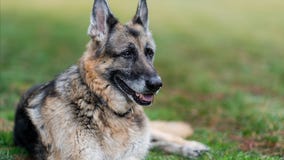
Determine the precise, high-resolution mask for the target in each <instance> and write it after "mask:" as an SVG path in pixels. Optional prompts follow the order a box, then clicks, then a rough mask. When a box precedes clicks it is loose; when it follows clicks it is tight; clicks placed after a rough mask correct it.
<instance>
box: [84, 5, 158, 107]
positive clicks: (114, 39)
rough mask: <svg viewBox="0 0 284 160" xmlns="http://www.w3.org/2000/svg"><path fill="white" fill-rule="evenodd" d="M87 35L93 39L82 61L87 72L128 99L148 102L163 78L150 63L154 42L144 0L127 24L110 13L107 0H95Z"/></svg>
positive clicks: (140, 103)
mask: <svg viewBox="0 0 284 160" xmlns="http://www.w3.org/2000/svg"><path fill="white" fill-rule="evenodd" d="M88 35H89V36H90V37H91V39H92V41H91V43H90V44H89V51H88V52H87V56H86V57H87V60H86V61H88V62H85V68H87V69H86V70H87V72H92V74H89V75H91V76H93V77H92V78H93V79H95V78H99V79H102V80H104V81H106V82H107V83H108V84H107V85H105V88H108V87H111V88H112V89H114V90H117V91H118V93H119V94H120V95H122V96H123V97H124V98H125V99H126V100H127V101H128V102H129V101H131V102H135V103H137V104H139V105H143V106H147V105H150V104H151V103H152V102H153V98H154V95H155V94H156V93H157V92H158V90H159V89H160V88H161V86H162V81H161V78H160V76H159V75H158V74H157V71H156V70H155V68H154V65H153V61H154V53H155V43H154V40H153V38H152V35H151V33H150V31H149V22H148V8H147V3H146V0H140V1H139V5H138V8H137V11H136V14H135V16H134V17H133V19H132V20H131V21H130V22H128V23H127V24H121V23H120V22H119V21H118V19H117V18H115V17H114V16H113V14H112V13H111V11H110V8H109V6H108V3H107V2H106V0H95V2H94V5H93V9H92V14H91V21H90V26H89V29H88ZM87 63H88V64H87ZM86 65H89V66H90V67H86ZM87 78H88V77H87ZM89 78H90V76H89ZM94 81H95V80H94ZM94 81H93V82H92V83H94Z"/></svg>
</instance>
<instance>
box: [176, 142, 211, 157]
mask: <svg viewBox="0 0 284 160" xmlns="http://www.w3.org/2000/svg"><path fill="white" fill-rule="evenodd" d="M181 147H182V148H181V150H182V155H183V156H185V157H190V158H194V157H198V156H201V155H202V154H203V153H205V152H208V151H209V150H210V148H209V147H207V146H206V145H204V144H202V143H200V142H196V141H187V142H186V143H185V144H183V145H182V146H181Z"/></svg>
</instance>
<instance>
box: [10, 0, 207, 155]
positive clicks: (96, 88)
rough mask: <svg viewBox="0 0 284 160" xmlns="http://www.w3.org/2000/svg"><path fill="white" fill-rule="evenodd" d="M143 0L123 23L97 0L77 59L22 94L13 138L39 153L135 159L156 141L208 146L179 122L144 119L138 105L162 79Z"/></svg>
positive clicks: (170, 148)
mask: <svg viewBox="0 0 284 160" xmlns="http://www.w3.org/2000/svg"><path fill="white" fill-rule="evenodd" d="M148 24H149V22H148V8H147V4H146V0H140V1H139V5H138V8H137V11H136V14H135V16H134V17H133V19H132V20H131V21H130V22H128V23H127V24H125V25H124V24H121V23H120V22H119V21H118V20H117V19H116V18H115V17H114V16H113V14H112V13H111V11H110V9H109V6H108V4H107V2H106V1H105V0H95V2H94V5H93V9H92V14H91V23H90V26H89V29H88V34H89V36H90V38H91V40H90V42H89V43H88V45H87V49H86V51H85V53H84V54H83V56H82V57H81V58H80V60H79V62H78V63H77V64H76V65H73V66H71V67H70V68H68V69H67V70H66V71H64V72H63V73H61V74H60V75H58V76H57V77H56V78H55V79H54V80H52V81H49V82H47V83H44V84H40V85H37V86H34V87H32V88H31V89H30V90H28V91H27V92H26V93H25V94H24V95H23V96H22V98H21V100H20V102H19V104H18V108H17V112H16V118H15V127H14V143H15V145H18V146H21V147H24V148H26V149H27V150H28V152H29V153H30V154H31V156H32V157H33V159H37V160H77V159H78V160H138V159H144V158H145V157H146V156H147V153H148V151H149V149H151V148H153V147H156V148H159V149H161V150H163V151H165V152H169V153H174V154H180V155H183V156H185V157H196V156H199V155H200V154H201V153H202V152H205V151H208V147H206V146H205V145H203V144H201V143H199V142H195V141H187V140H185V139H184V138H186V137H187V136H189V135H191V134H192V129H191V127H190V126H189V125H187V124H185V123H183V122H162V121H156V122H149V121H148V118H147V117H146V115H145V113H144V111H143V107H144V106H148V105H150V104H151V103H152V102H153V99H154V95H155V94H156V93H157V92H158V91H159V89H160V88H161V87H162V81H161V78H160V77H159V75H158V73H157V71H156V70H155V68H154V65H153V57H154V53H155V43H154V40H153V38H152V35H151V33H150V31H149V25H148Z"/></svg>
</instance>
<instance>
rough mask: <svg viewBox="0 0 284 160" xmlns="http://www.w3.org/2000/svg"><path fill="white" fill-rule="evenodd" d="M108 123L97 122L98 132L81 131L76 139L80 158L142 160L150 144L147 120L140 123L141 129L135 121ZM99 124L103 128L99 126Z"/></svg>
mask: <svg viewBox="0 0 284 160" xmlns="http://www.w3.org/2000/svg"><path fill="white" fill-rule="evenodd" d="M110 121H111V123H108V122H99V121H98V125H99V126H98V128H97V129H98V130H88V129H87V130H82V132H83V133H82V134H81V136H77V137H76V139H77V141H78V142H79V145H78V146H80V148H79V150H81V153H80V158H83V159H93V158H94V157H97V158H98V159H106V160H108V159H109V160H116V159H117V160H120V159H130V158H136V159H143V158H144V157H145V155H146V154H147V151H148V148H149V143H150V134H149V131H148V124H147V123H148V120H147V119H146V118H145V119H144V120H143V122H141V123H143V127H141V126H138V125H137V124H136V123H135V120H134V122H133V120H123V119H116V120H115V121H114V120H112V119H110ZM100 123H101V124H102V125H103V126H100ZM103 123H105V124H103ZM106 123H108V124H107V125H106Z"/></svg>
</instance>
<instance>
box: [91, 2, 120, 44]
mask: <svg viewBox="0 0 284 160" xmlns="http://www.w3.org/2000/svg"><path fill="white" fill-rule="evenodd" d="M117 23H118V20H117V19H116V18H115V17H114V16H113V15H112V13H111V11H110V9H109V6H108V3H107V2H106V1H105V0H95V1H94V5H93V9H92V14H91V18H90V25H89V28H88V35H89V36H90V37H91V38H92V39H94V40H96V41H103V40H105V39H106V37H107V35H108V32H109V31H110V29H112V28H113V27H114V26H115V24H117Z"/></svg>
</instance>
